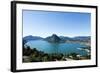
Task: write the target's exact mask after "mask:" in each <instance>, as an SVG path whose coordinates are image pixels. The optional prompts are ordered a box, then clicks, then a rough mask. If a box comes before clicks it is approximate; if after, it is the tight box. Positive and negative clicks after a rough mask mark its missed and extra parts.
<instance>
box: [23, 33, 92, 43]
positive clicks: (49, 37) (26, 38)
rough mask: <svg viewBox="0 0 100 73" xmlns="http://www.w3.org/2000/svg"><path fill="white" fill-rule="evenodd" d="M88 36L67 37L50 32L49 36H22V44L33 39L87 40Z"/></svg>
mask: <svg viewBox="0 0 100 73" xmlns="http://www.w3.org/2000/svg"><path fill="white" fill-rule="evenodd" d="M90 39H91V38H90V36H77V37H73V38H71V37H67V36H57V35H56V34H52V35H51V36H48V37H46V38H42V37H40V36H32V35H29V36H26V37H23V42H24V44H25V43H27V42H29V41H33V40H45V41H48V42H51V43H60V42H89V41H90Z"/></svg>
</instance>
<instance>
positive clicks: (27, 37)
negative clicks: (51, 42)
mask: <svg viewBox="0 0 100 73" xmlns="http://www.w3.org/2000/svg"><path fill="white" fill-rule="evenodd" d="M40 39H43V38H42V37H39V36H32V35H29V36H25V37H24V38H23V43H24V44H25V43H27V42H28V41H32V40H40Z"/></svg>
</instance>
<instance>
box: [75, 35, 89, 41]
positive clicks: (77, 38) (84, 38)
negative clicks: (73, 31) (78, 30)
mask: <svg viewBox="0 0 100 73" xmlns="http://www.w3.org/2000/svg"><path fill="white" fill-rule="evenodd" d="M73 40H78V41H83V42H87V41H90V40H91V37H90V36H78V37H74V38H73Z"/></svg>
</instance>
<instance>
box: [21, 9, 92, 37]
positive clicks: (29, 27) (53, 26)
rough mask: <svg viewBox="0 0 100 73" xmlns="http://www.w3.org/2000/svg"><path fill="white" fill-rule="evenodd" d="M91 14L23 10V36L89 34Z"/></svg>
mask: <svg viewBox="0 0 100 73" xmlns="http://www.w3.org/2000/svg"><path fill="white" fill-rule="evenodd" d="M90 19H91V14H90V13H78V12H50V11H32V10H23V36H28V35H33V36H41V37H47V36H51V35H52V34H57V35H58V36H69V37H75V36H90V35H91V23H90V22H91V20H90Z"/></svg>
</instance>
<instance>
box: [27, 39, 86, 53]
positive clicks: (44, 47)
mask: <svg viewBox="0 0 100 73" xmlns="http://www.w3.org/2000/svg"><path fill="white" fill-rule="evenodd" d="M25 45H28V46H30V47H31V48H36V49H37V50H39V51H43V52H45V53H62V54H64V55H65V54H69V53H78V54H80V55H87V52H86V51H84V50H80V49H78V48H80V47H86V46H85V45H82V44H79V43H50V42H47V41H44V40H34V41H29V42H27V43H26V44H25Z"/></svg>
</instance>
